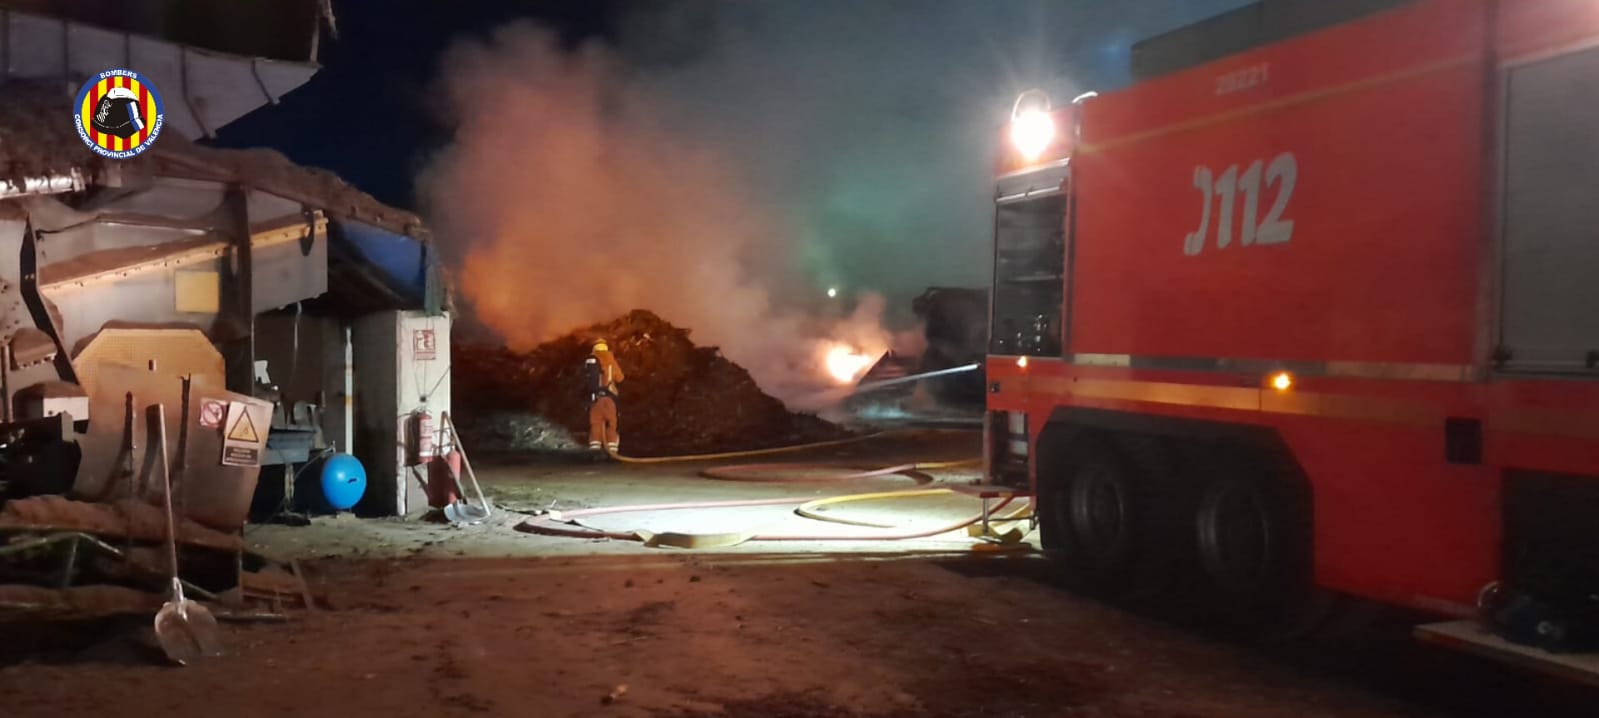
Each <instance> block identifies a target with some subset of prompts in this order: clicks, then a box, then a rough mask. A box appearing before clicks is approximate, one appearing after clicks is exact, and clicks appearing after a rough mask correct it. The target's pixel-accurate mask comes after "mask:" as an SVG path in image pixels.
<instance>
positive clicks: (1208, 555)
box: [1194, 471, 1311, 634]
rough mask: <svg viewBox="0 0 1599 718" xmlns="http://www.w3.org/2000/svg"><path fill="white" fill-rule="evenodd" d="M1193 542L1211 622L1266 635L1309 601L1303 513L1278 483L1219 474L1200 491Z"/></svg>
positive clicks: (1244, 475) (1238, 473) (1306, 523)
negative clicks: (1225, 622) (1216, 620)
mask: <svg viewBox="0 0 1599 718" xmlns="http://www.w3.org/2000/svg"><path fill="white" fill-rule="evenodd" d="M1194 519H1195V520H1194V529H1195V534H1194V545H1195V547H1196V548H1197V549H1198V554H1199V569H1200V571H1201V573H1202V576H1203V578H1204V581H1205V584H1206V587H1207V589H1208V593H1209V594H1210V597H1211V599H1212V600H1211V603H1212V604H1213V606H1214V607H1215V609H1216V611H1215V613H1217V614H1218V615H1217V617H1218V618H1220V619H1223V620H1228V621H1229V622H1232V623H1235V624H1248V625H1250V626H1251V627H1252V628H1253V629H1256V631H1252V632H1257V631H1258V632H1259V633H1261V634H1266V633H1274V632H1276V631H1277V630H1279V629H1280V628H1281V626H1280V625H1278V624H1280V623H1282V622H1283V620H1286V619H1287V618H1288V616H1290V615H1291V614H1294V613H1297V611H1298V602H1299V601H1300V600H1302V599H1305V598H1307V597H1309V596H1310V595H1311V594H1310V586H1309V581H1308V572H1309V561H1310V550H1309V533H1308V528H1309V524H1310V516H1309V512H1308V511H1307V510H1305V508H1304V507H1303V506H1302V504H1301V502H1298V501H1295V500H1294V493H1293V491H1292V488H1291V487H1290V486H1289V485H1288V483H1287V482H1286V481H1283V480H1278V479H1276V478H1274V477H1272V476H1269V475H1257V474H1252V473H1249V472H1247V471H1234V472H1226V473H1224V474H1223V475H1222V476H1219V477H1218V478H1216V479H1214V480H1213V481H1211V482H1210V483H1209V484H1208V485H1206V486H1205V488H1204V490H1203V492H1202V493H1201V495H1200V498H1199V504H1198V506H1197V508H1196V509H1195V513H1194Z"/></svg>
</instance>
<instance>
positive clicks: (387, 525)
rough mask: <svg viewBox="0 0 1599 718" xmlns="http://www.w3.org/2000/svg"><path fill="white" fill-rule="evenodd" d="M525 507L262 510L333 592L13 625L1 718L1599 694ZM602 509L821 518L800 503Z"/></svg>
mask: <svg viewBox="0 0 1599 718" xmlns="http://www.w3.org/2000/svg"><path fill="white" fill-rule="evenodd" d="M974 450H975V439H974V438H972V437H958V436H956V437H951V436H948V435H931V436H923V437H914V438H907V439H901V440H897V441H892V442H886V443H879V444H876V445H873V446H869V447H859V448H855V449H851V450H849V451H847V452H845V451H841V452H833V453H834V458H850V459H852V460H859V461H863V462H869V461H872V460H876V461H880V462H883V461H892V460H896V459H902V458H905V457H906V456H909V455H921V456H923V457H924V458H927V459H939V458H951V457H954V456H959V455H963V454H965V453H968V452H971V451H974ZM838 454H849V456H838ZM482 463H483V464H484V466H483V467H482V473H483V474H484V478H485V480H486V484H487V486H486V488H487V489H488V490H489V491H490V492H491V493H493V494H494V495H495V497H496V501H497V502H498V503H500V504H502V505H504V506H509V507H513V508H521V509H530V508H535V507H536V508H545V507H547V506H548V505H550V504H552V503H553V504H554V505H555V506H557V507H561V508H575V507H581V506H590V505H598V504H620V503H642V502H654V501H657V500H662V499H668V500H676V501H682V500H693V499H700V498H706V499H709V498H718V499H725V498H730V497H736V498H753V497H763V496H771V495H778V494H792V493H794V492H795V491H796V490H798V491H801V492H804V493H807V494H814V495H823V494H831V493H842V492H850V491H858V490H862V489H863V488H867V487H873V488H881V487H891V488H906V487H909V486H911V482H909V481H907V480H884V481H879V482H871V483H868V484H867V485H866V486H864V487H863V486H862V485H860V484H851V485H849V486H831V485H824V486H816V485H806V486H802V487H795V486H771V485H761V484H747V483H729V482H715V481H709V480H705V479H698V478H694V477H693V473H694V470H695V468H694V467H622V466H614V465H569V464H559V463H529V462H528V461H526V460H524V459H512V458H510V457H497V459H496V460H495V461H493V462H490V461H488V460H487V459H486V458H485V459H484V461H483V462H482ZM937 478H939V479H940V480H943V481H959V480H962V479H964V478H970V477H969V475H963V474H960V473H958V472H952V473H943V474H939V475H938V477H937ZM942 501H943V502H942V503H939V502H934V503H931V504H927V505H922V506H918V507H915V509H914V510H912V509H910V508H905V507H895V508H893V509H892V510H890V509H888V508H884V507H880V506H875V505H874V506H864V507H857V508H853V509H851V511H857V512H859V513H858V514H857V515H856V517H860V516H870V517H871V518H873V519H890V520H895V521H898V522H900V523H902V524H904V523H912V524H914V523H915V522H916V521H932V522H934V523H937V522H939V521H943V520H944V519H945V518H947V517H948V516H958V515H961V514H962V513H963V512H969V511H971V510H972V509H973V507H974V506H975V500H973V499H969V498H964V497H961V498H949V499H944V500H942ZM961 502H968V503H961ZM924 514H934V515H935V517H934V518H927V517H926V516H925V515H924ZM520 518H521V516H520V515H517V514H514V513H513V512H511V511H501V512H500V514H499V515H497V516H496V517H495V518H494V519H492V520H491V521H489V522H486V523H484V524H483V525H479V526H471V527H465V528H457V529H452V528H448V527H443V526H438V525H434V524H426V523H422V522H416V521H410V522H401V521H378V520H357V519H353V518H338V519H321V520H318V521H317V522H316V523H315V524H314V525H312V526H310V527H303V528H290V527H283V526H261V527H256V528H254V529H253V530H252V531H251V533H250V534H249V535H248V536H247V537H246V538H247V540H248V541H250V542H252V543H255V544H257V545H260V546H263V547H265V548H266V549H268V550H271V551H273V552H276V553H278V554H280V555H284V556H289V555H295V556H302V557H306V558H307V559H308V564H307V567H308V571H309V572H310V573H311V575H312V577H313V581H314V584H315V585H316V589H317V590H318V591H319V592H320V593H321V594H323V596H324V597H325V603H326V605H325V606H324V607H323V608H322V609H321V610H318V611H316V612H313V613H306V612H297V613H295V614H293V616H292V620H290V621H289V622H288V623H271V624H268V623H258V624H228V625H226V626H225V630H226V642H227V645H228V646H229V648H230V651H231V654H230V655H229V656H228V657H226V658H223V659H221V660H219V661H216V662H214V663H211V664H207V665H202V666H198V667H190V668H171V667H165V666H161V665H158V662H157V661H155V660H154V659H155V658H156V656H155V655H153V654H154V651H153V648H152V647H151V644H150V643H149V641H150V638H149V636H148V629H147V628H146V627H147V626H148V619H143V618H141V619H138V620H130V621H125V622H102V623H96V624H85V625H81V626H77V627H76V628H75V629H74V630H63V629H59V628H57V627H50V628H51V629H52V630H50V631H44V630H43V629H42V628H41V627H39V626H32V627H29V630H17V629H18V627H15V626H13V627H10V629H9V630H11V633H9V634H3V633H0V635H7V638H5V639H3V640H0V696H3V701H4V705H5V708H4V709H3V712H0V715H5V716H19V717H22V716H51V717H57V716H79V715H85V716H87V715H94V716H104V715H149V716H158V715H159V716H173V717H181V716H206V717H207V718H214V717H215V716H230V717H231V716H241V717H246V716H278V715H287V714H291V713H292V714H295V715H299V716H385V717H386V718H387V717H395V718H399V717H403V716H436V715H466V714H482V715H506V716H528V717H539V718H542V717H545V716H550V717H560V716H607V715H611V716H640V717H643V716H656V717H665V718H687V717H690V716H734V717H739V718H744V717H747V718H756V717H761V718H797V717H804V716H844V717H852V716H904V717H907V718H912V717H916V718H920V717H931V716H949V717H952V718H953V717H967V716H973V717H975V716H1005V717H1020V716H1074V717H1076V716H1083V717H1094V718H1098V717H1105V718H1112V717H1115V718H1121V717H1128V718H1131V717H1139V718H1157V717H1158V718H1256V717H1260V718H1265V717H1268V716H1337V717H1350V718H1355V717H1360V718H1367V717H1369V718H1388V717H1395V718H1397V717H1399V716H1407V717H1408V716H1466V715H1470V716H1501V715H1502V716H1540V715H1551V716H1553V715H1562V716H1563V715H1573V716H1575V715H1592V714H1593V713H1591V712H1589V713H1583V712H1581V710H1580V706H1581V705H1582V703H1581V701H1582V700H1584V697H1581V696H1579V697H1577V698H1575V699H1573V698H1571V696H1570V695H1569V694H1562V695H1564V698H1562V699H1561V700H1564V701H1565V702H1564V703H1560V706H1565V707H1559V706H1556V703H1557V702H1558V701H1555V700H1554V699H1553V698H1551V696H1554V695H1556V694H1558V693H1559V691H1558V690H1557V689H1553V688H1551V687H1549V686H1548V685H1547V684H1544V683H1542V682H1540V681H1537V680H1535V679H1528V678H1521V677H1509V676H1506V675H1505V674H1504V673H1503V672H1499V671H1497V670H1483V669H1482V668H1481V667H1479V666H1475V665H1473V664H1469V663H1459V662H1456V661H1455V660H1454V659H1452V658H1450V657H1442V656H1439V655H1436V654H1433V653H1431V652H1429V651H1427V650H1425V649H1424V648H1422V647H1419V646H1415V645H1414V644H1412V643H1410V642H1409V641H1408V640H1405V639H1404V638H1403V636H1402V634H1401V635H1400V636H1399V637H1398V638H1397V639H1396V638H1394V637H1393V636H1388V635H1380V636H1378V637H1377V638H1374V639H1370V640H1366V641H1363V642H1360V643H1359V644H1358V645H1353V646H1339V647H1332V648H1324V647H1310V648H1296V649H1291V650H1283V649H1274V650H1266V649H1262V648H1258V647H1250V646H1244V645H1239V644H1235V643H1230V642H1227V641H1222V640H1217V639H1214V638H1210V637H1206V636H1204V635H1203V634H1202V633H1200V632H1196V631H1195V630H1192V629H1189V628H1182V627H1176V626H1172V625H1168V624H1166V623H1162V622H1159V621H1156V620H1152V619H1149V618H1145V617H1141V616H1136V615H1133V614H1129V613H1127V612H1124V611H1120V610H1117V609H1114V608H1111V607H1107V606H1104V605H1100V604H1097V603H1094V602H1092V601H1089V600H1086V599H1082V598H1079V597H1077V596H1074V595H1072V594H1070V593H1067V592H1065V591H1063V590H1062V589H1060V588H1059V587H1057V586H1056V585H1054V584H1053V583H1052V582H1051V581H1050V580H1049V578H1048V577H1049V576H1050V575H1051V572H1050V570H1049V567H1048V565H1047V562H1046V561H1044V560H1043V559H1042V558H1040V557H1038V556H1037V555H1036V554H1032V553H1030V552H991V551H990V552H983V551H973V550H972V549H971V547H972V545H973V542H972V541H971V540H969V539H965V538H962V537H958V536H957V537H941V538H939V539H936V540H924V541H916V542H910V543H905V544H883V543H877V542H825V541H816V542H797V543H781V544H776V543H774V544H755V545H745V546H740V547H736V548H733V549H726V550H718V551H715V552H703V553H702V552H693V551H685V550H673V549H647V548H643V547H642V546H640V545H638V544H636V543H628V542H619V541H607V542H592V541H583V540H574V539H562V538H554V537H544V536H533V535H528V534H523V533H518V532H515V531H513V530H512V529H511V528H510V526H511V525H512V524H514V523H515V522H516V521H517V520H519V519H520ZM594 521H595V523H602V522H603V523H606V524H607V525H608V526H611V527H623V526H629V525H643V524H649V525H654V526H656V527H657V528H677V529H686V530H697V531H709V530H724V529H735V530H736V529H738V528H739V527H744V526H760V527H776V529H775V530H790V529H796V528H808V529H810V530H824V529H820V528H817V527H810V526H807V525H808V524H816V523H818V522H814V521H806V520H803V519H798V518H795V517H792V516H790V515H788V514H787V511H786V509H781V508H779V509H764V510H759V511H752V512H744V513H735V514H733V515H731V516H729V515H721V514H707V513H691V514H687V515H680V516H665V515H653V514H651V515H637V516H625V517H624V516H612V517H604V518H603V520H602V519H599V518H597V519H595V520H594ZM852 530H853V529H852ZM6 630H8V628H7V627H5V626H0V632H3V631H6ZM1546 698H1547V699H1549V700H1547V701H1546V700H1545V699H1546ZM1573 701H1575V702H1573ZM1571 705H1577V706H1579V707H1578V708H1577V709H1571V708H1570V706H1571ZM1587 705H1589V706H1592V705H1599V703H1590V704H1587ZM1572 710H1575V711H1576V712H1571V711H1572Z"/></svg>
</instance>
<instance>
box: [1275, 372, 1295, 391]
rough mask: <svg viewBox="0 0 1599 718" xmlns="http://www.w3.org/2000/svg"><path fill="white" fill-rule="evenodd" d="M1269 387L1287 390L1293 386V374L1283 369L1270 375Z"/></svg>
mask: <svg viewBox="0 0 1599 718" xmlns="http://www.w3.org/2000/svg"><path fill="white" fill-rule="evenodd" d="M1271 388H1273V389H1276V390H1277V391H1288V390H1289V389H1292V388H1294V375H1292V374H1289V373H1288V372H1285V371H1280V372H1277V373H1276V374H1273V375H1271Z"/></svg>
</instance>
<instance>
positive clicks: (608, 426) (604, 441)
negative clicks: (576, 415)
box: [583, 339, 624, 454]
mask: <svg viewBox="0 0 1599 718" xmlns="http://www.w3.org/2000/svg"><path fill="white" fill-rule="evenodd" d="M623 378H624V376H623V374H622V365H620V364H618V363H617V362H616V357H615V356H613V355H612V354H611V347H610V345H608V344H606V343H605V340H604V339H595V340H594V344H593V351H591V352H589V356H588V358H587V359H584V360H583V381H584V387H585V388H584V391H586V392H587V393H588V398H589V450H590V451H604V452H605V453H606V454H614V453H616V452H617V450H618V449H619V448H621V443H622V439H621V436H620V435H619V434H618V433H617V430H616V394H617V391H616V385H617V384H620V383H621V382H622V379H623Z"/></svg>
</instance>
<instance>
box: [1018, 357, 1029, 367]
mask: <svg viewBox="0 0 1599 718" xmlns="http://www.w3.org/2000/svg"><path fill="white" fill-rule="evenodd" d="M1016 367H1017V368H1019V369H1026V368H1027V357H1016Z"/></svg>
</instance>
